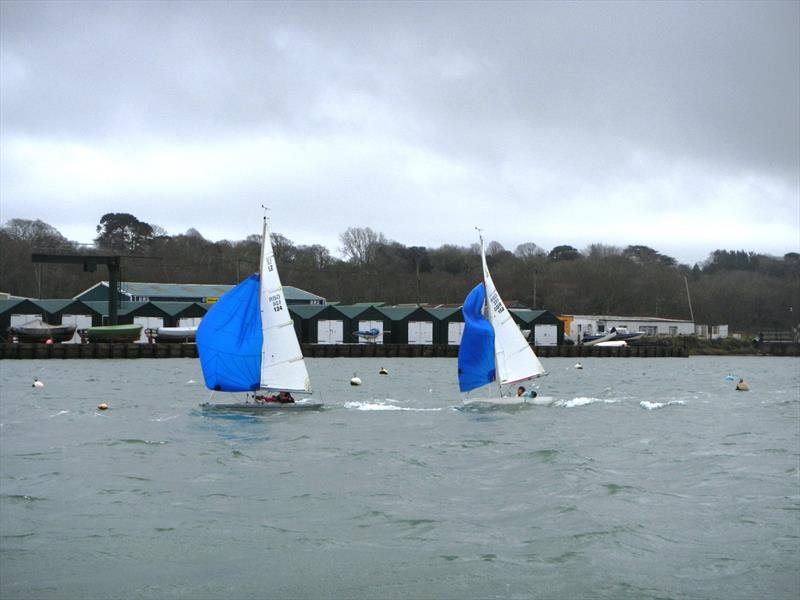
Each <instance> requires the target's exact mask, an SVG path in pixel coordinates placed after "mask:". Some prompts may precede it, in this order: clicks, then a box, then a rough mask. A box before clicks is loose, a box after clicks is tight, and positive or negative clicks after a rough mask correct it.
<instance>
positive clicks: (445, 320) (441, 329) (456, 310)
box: [425, 306, 464, 346]
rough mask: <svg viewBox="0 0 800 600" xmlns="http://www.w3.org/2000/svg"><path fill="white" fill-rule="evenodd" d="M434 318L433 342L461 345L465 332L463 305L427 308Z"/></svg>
mask: <svg viewBox="0 0 800 600" xmlns="http://www.w3.org/2000/svg"><path fill="white" fill-rule="evenodd" d="M425 310H426V311H428V312H429V313H430V314H431V315H433V318H434V324H433V343H434V344H448V345H450V346H460V345H461V336H462V335H463V334H464V313H462V312H461V307H460V306H459V307H436V308H425Z"/></svg>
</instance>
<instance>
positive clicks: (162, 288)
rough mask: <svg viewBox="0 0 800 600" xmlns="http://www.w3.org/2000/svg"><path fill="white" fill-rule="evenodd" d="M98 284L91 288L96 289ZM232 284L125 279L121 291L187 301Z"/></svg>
mask: <svg viewBox="0 0 800 600" xmlns="http://www.w3.org/2000/svg"><path fill="white" fill-rule="evenodd" d="M97 285H103V286H105V287H108V281H101V282H100V283H99V284H97ZM97 285H95V286H93V287H92V288H90V289H94V288H95V287H97ZM233 287H234V286H232V285H223V284H213V283H147V282H141V281H123V282H122V283H120V292H122V293H123V294H129V295H130V296H133V297H141V298H149V299H153V298H186V301H195V300H196V299H197V301H199V299H200V298H219V297H220V296H222V295H223V294H224V293H225V292H227V291H228V290H230V289H231V288H233ZM87 292H89V290H85V291H83V292H81V293H80V294H78V296H76V298H77V299H80V297H81V296H83V295H84V294H86V293H87ZM283 294H284V296H285V297H286V301H287V302H322V303H324V302H325V298H323V297H322V296H317V295H316V294H312V293H311V292H307V291H306V290H301V289H300V288H296V287H293V286H291V285H285V286H283Z"/></svg>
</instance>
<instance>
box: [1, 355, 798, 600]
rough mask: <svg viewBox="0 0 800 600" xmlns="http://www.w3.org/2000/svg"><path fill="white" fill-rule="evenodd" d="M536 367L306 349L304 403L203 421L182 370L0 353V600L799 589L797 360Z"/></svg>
mask: <svg viewBox="0 0 800 600" xmlns="http://www.w3.org/2000/svg"><path fill="white" fill-rule="evenodd" d="M543 362H544V364H545V367H546V368H547V369H548V371H549V372H550V375H549V376H548V377H546V378H543V379H542V380H540V381H539V382H538V383H536V385H535V387H536V389H537V390H538V392H539V394H540V395H541V396H552V397H553V404H552V405H551V406H549V407H544V406H534V407H526V408H522V409H505V410H491V411H477V410H463V409H460V401H461V398H460V395H459V393H458V391H457V387H456V383H455V376H454V372H455V361H454V360H452V359H386V360H380V359H358V360H356V359H317V360H310V361H309V370H310V372H311V376H312V380H313V381H314V384H315V387H316V388H317V389H318V390H319V392H320V394H317V397H319V396H322V399H323V400H324V401H325V402H326V403H327V405H328V408H327V409H326V410H324V411H322V412H319V413H296V414H287V413H285V414H270V415H268V416H264V417H247V416H233V417H225V416H215V417H210V416H204V415H202V414H201V413H199V412H197V411H196V406H197V404H198V403H199V402H202V401H205V400H207V398H208V393H207V392H206V391H205V389H204V387H203V386H202V384H201V383H200V382H201V375H200V372H199V367H198V364H197V361H194V360H179V359H172V360H119V361H114V360H103V361H87V360H79V361H56V360H49V361H2V362H0V382H1V383H0V385H1V386H2V387H0V597H2V598H3V599H4V600H10V599H14V598H43V599H50V598H59V599H60V598H64V599H72V598H75V599H78V598H87V599H94V598H98V599H99V598H103V599H105V598H125V599H129V598H197V599H204V598H209V599H211V598H226V599H239V598H242V599H244V598H365V599H366V598H378V599H380V598H398V599H399V598H453V599H456V598H459V599H460V598H545V599H550V598H569V599H571V598H608V599H624V598H637V599H638V598H720V599H722V598H725V599H729V598H788V599H796V598H797V597H798V595H799V594H800V571H799V570H798V564H799V562H800V362H798V360H797V359H779V358H755V357H752V358H691V359H589V358H586V359H581V362H582V364H583V367H584V368H583V370H577V369H575V368H574V364H575V360H574V359H572V360H570V359H549V360H545V361H543ZM381 366H385V367H386V368H388V369H389V375H388V376H380V375H378V369H379V368H380V367H381ZM354 372H355V373H358V375H359V376H360V377H361V378H362V379H363V381H364V385H362V386H361V387H357V388H354V387H351V386H349V385H348V381H349V378H350V377H351V376H352V375H353V373H354ZM727 375H733V376H735V377H737V378H738V377H740V376H741V377H744V378H745V379H747V380H748V381H749V382H750V384H751V386H752V391H750V392H747V393H742V392H734V391H733V387H734V382H733V381H730V380H728V379H726V376H727ZM35 376H38V377H39V379H41V380H43V381H44V382H45V387H44V388H43V389H34V388H32V387H31V382H32V381H33V378H34V377H35ZM99 402H106V403H108V405H109V406H110V409H109V410H108V411H106V412H100V411H98V410H97V409H96V407H97V405H98V403H99ZM456 407H458V408H459V409H456Z"/></svg>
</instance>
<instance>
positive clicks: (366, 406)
mask: <svg viewBox="0 0 800 600" xmlns="http://www.w3.org/2000/svg"><path fill="white" fill-rule="evenodd" d="M344 407H345V408H350V409H353V410H408V411H412V412H435V411H440V410H442V409H441V408H409V407H407V406H393V405H391V404H382V403H380V402H345V403H344Z"/></svg>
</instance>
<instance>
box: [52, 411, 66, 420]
mask: <svg viewBox="0 0 800 600" xmlns="http://www.w3.org/2000/svg"><path fill="white" fill-rule="evenodd" d="M68 414H69V411H68V410H60V411H58V412H57V413H56V414H54V415H50V418H51V419H52V418H53V417H57V416H58V415H68Z"/></svg>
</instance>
